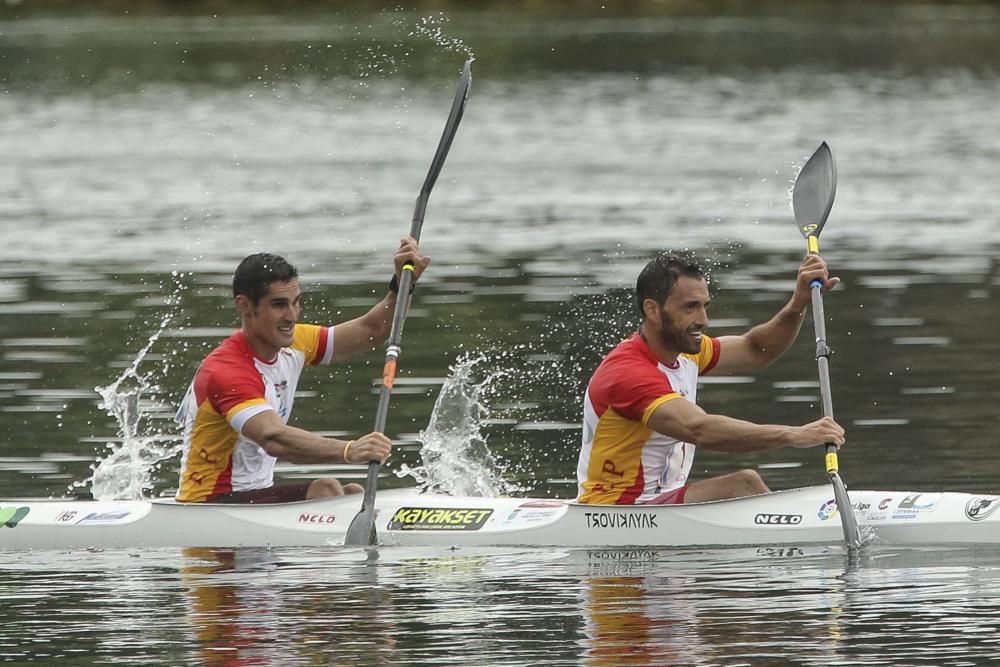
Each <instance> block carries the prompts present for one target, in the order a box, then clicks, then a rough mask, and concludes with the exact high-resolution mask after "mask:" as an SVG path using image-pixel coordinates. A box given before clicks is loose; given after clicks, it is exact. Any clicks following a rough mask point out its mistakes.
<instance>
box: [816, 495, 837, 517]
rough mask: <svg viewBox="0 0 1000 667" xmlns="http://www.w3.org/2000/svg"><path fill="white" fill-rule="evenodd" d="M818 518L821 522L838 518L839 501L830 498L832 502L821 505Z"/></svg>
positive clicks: (817, 514) (817, 513)
mask: <svg viewBox="0 0 1000 667" xmlns="http://www.w3.org/2000/svg"><path fill="white" fill-rule="evenodd" d="M816 516H818V517H819V520H820V521H828V520H830V519H831V518H832V517H835V516H837V500H836V499H835V498H830V500H828V501H826V502H825V503H823V504H822V505H820V506H819V511H818V512H816Z"/></svg>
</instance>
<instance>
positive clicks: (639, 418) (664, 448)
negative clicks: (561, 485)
mask: <svg viewBox="0 0 1000 667" xmlns="http://www.w3.org/2000/svg"><path fill="white" fill-rule="evenodd" d="M718 361H719V341H718V340H716V339H714V338H710V337H708V336H702V339H701V350H700V351H699V352H698V354H681V355H679V356H678V357H677V362H676V364H674V365H673V366H667V365H665V364H663V363H661V362H660V361H659V360H658V359H657V358H656V356H655V355H654V354H653V351H652V350H650V349H649V345H647V344H646V341H644V340H643V339H642V336H640V335H639V334H635V335H634V336H632V337H631V338H629V339H627V340H625V341H624V342H622V343H621V344H619V345H618V347H616V348H615V349H614V350H612V351H611V352H610V354H608V356H607V357H605V358H604V361H602V362H601V365H600V366H598V368H597V371H595V372H594V376H593V377H592V378H591V379H590V384H589V385H588V387H587V393H586V396H585V397H584V405H583V446H582V448H581V449H580V460H579V463H578V465H577V470H576V476H577V480H578V482H579V489H578V495H577V500H578V501H579V502H581V503H595V504H606V505H631V504H634V503H643V502H646V501H648V500H652V499H653V498H655V497H656V496H658V495H660V494H662V493H665V492H667V491H671V490H673V489H676V488H679V487H681V486H683V485H684V484H685V483H686V481H687V478H688V473H689V472H690V471H691V464H692V462H693V461H694V452H695V447H694V445H693V444H691V443H688V442H682V441H680V440H677V439H675V438H671V437H668V436H665V435H663V434H662V433H657V432H656V431H654V430H652V429H651V428H649V427H648V426H647V425H646V424H647V422H648V420H649V417H650V415H652V414H653V412H654V411H655V410H656V408H658V407H659V406H661V405H663V404H664V403H666V402H667V401H671V400H674V399H677V398H684V399H687V400H689V401H691V402H692V403H695V402H696V398H697V392H698V376H699V375H703V374H705V373H707V372H709V371H710V370H712V368H713V367H714V366H715V365H716V364H717V363H718Z"/></svg>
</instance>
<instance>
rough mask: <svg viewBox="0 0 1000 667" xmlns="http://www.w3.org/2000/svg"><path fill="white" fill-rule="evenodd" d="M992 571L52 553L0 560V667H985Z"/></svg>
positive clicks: (487, 553) (776, 557) (575, 555)
mask: <svg viewBox="0 0 1000 667" xmlns="http://www.w3.org/2000/svg"><path fill="white" fill-rule="evenodd" d="M68 568H72V570H73V572H74V575H73V576H67V575H66V571H67V569H68ZM998 572H1000V561H998V558H997V555H996V552H995V550H989V551H984V550H977V549H892V550H880V549H877V548H876V549H872V550H869V551H868V552H867V553H866V555H865V557H864V559H862V560H860V561H857V562H854V563H850V562H848V561H847V560H846V559H845V555H844V553H843V552H842V551H841V550H839V549H831V550H824V549H817V548H812V549H805V548H797V547H786V548H783V549H734V550H726V549H722V550H690V551H689V550H680V551H676V550H675V551H655V550H654V551H649V550H631V551H628V550H603V551H594V550H590V551H563V550H544V549H533V550H516V549H483V550H462V551H457V552H450V551H448V550H444V549H427V550H421V549H394V548H385V549H382V550H380V551H379V553H378V554H377V555H373V554H369V553H366V552H365V551H364V550H350V549H332V550H304V549H289V550H278V551H270V550H260V549H247V550H185V551H183V552H177V551H169V550H168V551H157V550H150V551H145V552H141V553H129V552H114V551H112V552H106V553H96V554H95V553H86V552H84V553H80V554H66V553H64V554H53V553H49V554H39V555H38V560H37V561H36V562H35V563H31V564H29V563H26V562H4V563H0V588H2V589H3V590H4V591H5V599H6V600H7V603H6V604H5V605H4V607H3V609H2V610H0V621H2V622H3V625H2V627H4V629H5V630H4V634H3V635H2V637H3V640H2V642H0V660H4V661H12V662H17V661H19V660H24V659H25V658H26V657H27V656H36V657H49V658H51V659H52V660H61V661H66V660H68V661H70V662H69V663H64V664H107V662H109V661H114V662H116V663H118V664H142V661H143V660H152V661H153V662H156V663H158V664H163V663H165V662H169V664H174V665H205V664H213V665H215V664H217V665H254V664H276V662H280V663H281V664H286V665H310V664H339V663H341V662H351V661H361V662H363V663H364V664H391V665H417V664H444V665H466V664H491V665H492V664H517V665H528V664H552V665H556V664H589V665H628V664H636V665H640V664H663V665H666V664H677V665H689V664H705V665H709V664H725V665H731V664H751V665H782V664H803V665H829V664H835V663H842V664H869V665H876V666H883V667H895V666H898V665H917V664H935V665H960V664H986V663H984V662H982V659H984V658H986V657H987V656H992V655H994V654H995V650H996V639H995V630H996V628H997V625H998V624H1000V600H998V598H997V595H996V593H995V591H996V590H1000V589H998V588H997V584H998ZM917 573H919V576H915V575H916V574H917ZM67 607H69V608H73V609H75V611H74V613H73V614H72V615H71V614H68V613H60V611H59V610H60V609H64V608H67ZM81 611H85V613H84V614H83V615H82V616H81V615H80V614H81ZM29 619H33V620H31V621H29ZM28 628H30V632H26V631H24V630H28ZM444 637H447V641H441V639H440V638H444ZM893 638H897V639H896V640H893ZM147 664H148V663H147Z"/></svg>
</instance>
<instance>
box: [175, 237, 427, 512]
mask: <svg viewBox="0 0 1000 667" xmlns="http://www.w3.org/2000/svg"><path fill="white" fill-rule="evenodd" d="M407 262H411V263H412V264H413V280H417V279H418V278H419V277H420V275H421V274H422V273H423V271H424V269H426V268H427V265H428V264H429V263H430V258H429V257H427V256H425V255H423V254H422V253H421V252H420V249H419V248H418V246H417V242H416V241H415V240H414V239H412V238H409V237H407V238H405V239H403V240H402V241H401V242H400V245H399V249H398V250H397V251H396V253H395V256H394V257H393V263H394V264H395V274H394V275H393V278H392V280H391V281H390V283H389V293H388V294H387V295H386V296H385V298H383V299H382V300H381V301H380V302H379V303H377V304H375V306H374V307H373V308H372V309H371V310H369V311H368V312H367V313H365V314H364V315H362V316H361V317H358V318H356V319H353V320H350V321H347V322H343V323H341V324H338V325H336V326H332V327H328V326H317V325H312V324H299V322H298V320H299V315H300V313H301V294H302V292H301V289H300V288H299V281H298V272H297V271H296V269H295V267H294V266H292V265H291V264H289V263H288V262H287V261H285V260H284V259H283V258H281V257H279V256H277V255H272V254H268V253H258V254H254V255H250V256H248V257H246V258H244V259H243V261H242V262H240V265H239V266H238V267H237V268H236V272H235V273H234V275H233V298H234V301H235V304H236V310H237V312H238V313H239V315H240V319H241V321H242V327H241V328H240V330H239V331H236V332H235V333H234V334H233V335H232V336H230V337H229V338H227V339H226V340H225V341H223V342H222V344H221V345H219V346H218V347H217V348H215V350H213V351H212V352H211V353H210V354H209V355H208V356H207V357H206V358H205V360H204V361H203V362H202V364H201V366H200V367H199V369H198V371H197V373H196V374H195V377H194V380H193V381H192V383H191V386H190V388H189V389H188V392H187V394H186V396H185V398H184V401H183V403H182V406H181V409H180V410H179V412H178V414H177V420H178V421H179V422H180V423H181V424H182V425H183V427H184V452H183V455H182V458H181V474H180V486H179V488H178V490H177V500H179V501H183V502H222V503H273V502H286V501H293V500H304V499H308V498H320V497H325V496H339V495H343V494H345V493H357V492H360V491H363V490H364V489H363V488H362V487H361V485H360V484H341V483H340V482H339V481H338V480H337V479H335V478H333V477H327V478H322V479H316V480H312V481H309V482H303V483H300V484H288V485H275V484H274V463H275V460H276V459H283V460H287V461H291V462H293V463H368V462H371V461H379V462H383V461H385V459H386V458H387V457H388V456H389V452H390V449H391V447H392V443H391V442H390V441H389V439H388V438H387V437H386V436H385V435H384V434H382V433H368V434H367V435H363V436H361V437H358V438H356V439H354V440H339V439H337V438H327V437H323V436H320V435H317V434H315V433H310V432H309V431H305V430H303V429H300V428H295V427H294V426H289V425H288V419H289V417H290V415H291V411H292V401H293V399H294V397H295V388H296V386H297V385H298V380H299V375H300V373H301V372H302V369H303V368H304V366H305V365H306V364H309V365H317V364H328V363H330V362H331V361H335V360H339V359H343V358H344V357H348V356H350V355H352V354H354V353H356V352H362V351H365V350H371V349H373V348H374V347H375V346H376V345H379V344H381V343H382V342H384V341H385V340H386V338H387V337H388V335H389V328H390V325H391V324H392V317H393V313H394V312H395V308H396V299H397V294H396V292H397V287H398V284H399V278H398V276H399V275H400V272H401V271H402V270H403V266H404V264H406V263H407Z"/></svg>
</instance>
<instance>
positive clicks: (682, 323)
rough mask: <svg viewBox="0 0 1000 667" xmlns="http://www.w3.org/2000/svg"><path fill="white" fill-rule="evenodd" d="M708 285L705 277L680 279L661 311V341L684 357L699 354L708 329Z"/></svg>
mask: <svg viewBox="0 0 1000 667" xmlns="http://www.w3.org/2000/svg"><path fill="white" fill-rule="evenodd" d="M710 302H711V299H710V298H709V294H708V283H707V282H705V279H704V278H691V277H689V276H680V277H679V278H678V279H677V282H676V283H674V289H673V291H671V292H670V296H668V297H667V301H666V303H664V304H663V307H662V308H661V309H660V312H659V315H660V322H659V330H660V340H661V341H662V343H663V344H664V345H666V346H667V348H668V349H670V350H674V351H677V352H678V353H681V354H698V352H700V351H701V337H702V335H703V334H704V333H705V329H707V328H708V304H709V303H710Z"/></svg>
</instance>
